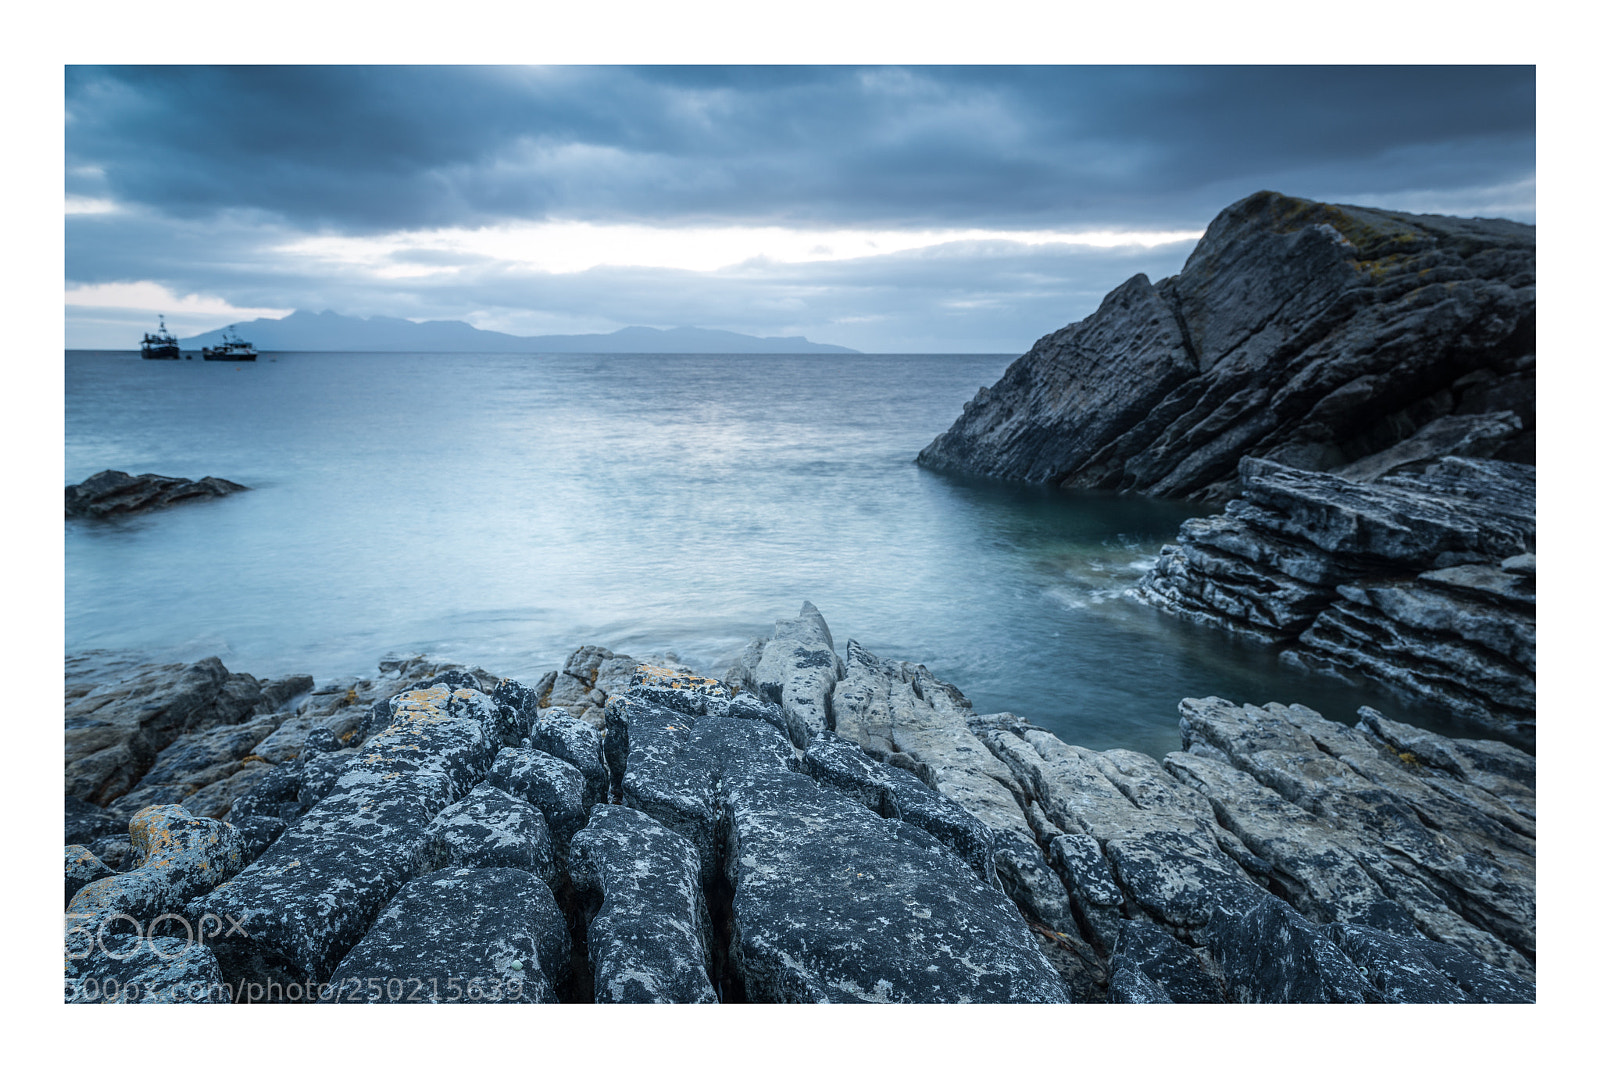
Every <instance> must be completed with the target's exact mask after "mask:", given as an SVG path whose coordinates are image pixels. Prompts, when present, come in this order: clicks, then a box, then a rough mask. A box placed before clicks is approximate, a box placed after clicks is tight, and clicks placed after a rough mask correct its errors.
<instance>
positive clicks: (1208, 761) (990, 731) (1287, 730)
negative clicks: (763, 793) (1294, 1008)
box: [735, 642, 1536, 1001]
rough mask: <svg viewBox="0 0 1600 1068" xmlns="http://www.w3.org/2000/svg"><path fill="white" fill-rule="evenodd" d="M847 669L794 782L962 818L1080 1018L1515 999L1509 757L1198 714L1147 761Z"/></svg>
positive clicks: (1519, 829)
mask: <svg viewBox="0 0 1600 1068" xmlns="http://www.w3.org/2000/svg"><path fill="white" fill-rule="evenodd" d="M746 659H748V658H746ZM844 664H845V669H844V677H843V678H842V679H841V680H840V681H839V683H838V685H837V686H836V687H835V689H834V692H833V694H832V696H831V699H830V701H829V706H828V707H829V708H830V709H831V713H832V719H831V722H830V724H829V726H830V729H831V730H832V731H833V732H835V733H834V734H823V735H819V736H818V738H817V740H815V741H813V743H812V746H811V747H810V748H808V749H807V751H806V753H805V760H806V763H807V764H808V765H815V766H817V767H818V768H819V769H821V770H820V771H819V772H816V773H817V774H822V775H824V776H830V777H831V778H832V779H833V780H834V781H841V782H845V783H851V784H853V785H851V786H850V788H851V789H854V790H855V791H857V793H858V796H863V797H865V798H867V799H868V801H867V803H869V804H871V803H873V802H872V801H871V800H870V799H871V798H873V797H878V798H880V799H881V798H884V797H886V796H887V795H888V794H889V791H888V789H887V788H886V787H885V786H884V785H881V784H880V783H882V782H883V781H884V780H887V779H889V778H890V777H891V776H893V775H894V774H895V773H896V772H897V771H900V770H905V769H909V770H911V771H913V772H914V773H915V776H916V777H917V778H918V780H919V781H922V782H924V783H927V784H929V785H931V786H933V787H934V788H935V789H936V790H937V791H938V792H939V793H940V794H941V795H943V797H945V798H947V799H949V800H953V801H956V802H957V803H958V804H959V806H960V807H961V808H962V809H964V810H965V811H966V812H967V813H969V814H970V815H971V816H973V817H974V818H976V819H977V820H978V821H980V822H981V823H982V824H983V825H984V826H985V827H986V828H987V831H988V833H989V835H990V836H992V837H991V840H992V842H993V843H994V844H993V847H992V848H993V850H994V862H995V871H996V874H997V876H998V881H999V882H1000V884H1001V885H1002V886H1003V887H1004V889H1005V890H1006V892H1007V894H1008V895H1009V896H1010V897H1011V898H1012V899H1013V900H1014V901H1015V903H1016V904H1017V906H1018V907H1019V908H1020V909H1021V910H1022V912H1023V913H1024V915H1025V916H1026V917H1027V918H1028V919H1029V921H1030V924H1031V925H1032V926H1033V927H1034V930H1035V932H1036V934H1038V935H1039V937H1040V939H1041V944H1043V945H1044V946H1045V948H1046V949H1047V951H1048V952H1049V953H1050V956H1051V959H1052V962H1053V963H1055V964H1057V966H1058V968H1059V969H1060V971H1061V973H1062V976H1063V979H1064V980H1065V981H1066V982H1067V983H1068V984H1069V986H1070V988H1071V990H1072V992H1073V995H1074V996H1075V997H1076V998H1081V999H1099V1000H1104V999H1108V998H1109V999H1111V1000H1130V1001H1164V1000H1165V1001H1192V1000H1235V1001H1247V1000H1267V1001H1292V1000H1366V1001H1382V1000H1406V998H1408V997H1411V996H1416V997H1418V998H1419V999H1420V1000H1433V1001H1448V1000H1532V997H1533V987H1532V985H1531V983H1532V979H1533V976H1534V960H1535V953H1536V947H1535V942H1534V927H1535V925H1534V912H1533V896H1532V895H1533V888H1534V863H1533V856H1534V834H1535V825H1534V818H1535V807H1534V794H1533V775H1534V762H1533V758H1532V757H1530V756H1528V755H1527V754H1524V753H1522V752H1520V751H1519V750H1517V749H1514V748H1512V747H1511V746H1509V745H1506V744H1504V743H1501V742H1486V741H1459V740H1452V739H1447V738H1443V737H1441V736H1439V735H1436V734H1433V733H1431V732H1428V731H1425V730H1422V729H1420V728H1416V727H1411V726H1407V725H1403V724H1399V723H1396V722H1394V721H1392V720H1389V719H1387V718H1385V717H1383V716H1382V715H1380V714H1379V713H1377V712H1375V711H1373V710H1371V709H1366V710H1363V712H1362V721H1361V724H1360V726H1359V728H1351V727H1348V726H1344V725H1341V724H1336V723H1332V722H1330V721H1328V720H1325V719H1323V718H1322V717H1321V716H1319V715H1317V713H1315V712H1313V711H1311V710H1310V709H1306V708H1303V707H1300V706H1287V707H1285V706H1280V705H1269V706H1267V707H1265V708H1253V707H1244V708H1239V707H1236V706H1233V705H1230V704H1228V703H1227V702H1225V701H1220V700H1218V699H1215V698H1210V699H1206V700H1203V701H1202V700H1191V701H1186V702H1184V705H1183V708H1182V710H1181V715H1182V720H1181V725H1182V729H1183V738H1184V745H1185V749H1184V751H1183V752H1180V753H1173V754H1169V755H1168V756H1167V758H1166V760H1165V761H1164V762H1161V761H1156V760H1154V759H1153V758H1151V757H1148V756H1146V755H1144V754H1141V753H1133V752H1128V751H1126V750H1110V751H1107V752H1095V751H1092V750H1087V749H1082V748H1080V747H1077V746H1072V745H1068V744H1066V743H1064V742H1063V741H1062V740H1061V739H1059V738H1057V737H1056V736H1055V735H1053V734H1051V733H1050V732H1048V731H1044V730H1041V729H1039V728H1036V727H1034V726H1032V725H1031V724H1029V723H1028V722H1027V721H1026V720H1023V719H1020V718H1018V717H1015V716H1010V715H998V716H973V715H972V714H971V710H970V707H969V706H968V705H967V703H966V701H965V699H964V698H962V697H961V695H960V693H959V691H957V690H955V688H954V687H951V686H949V685H948V684H946V683H942V682H940V681H939V680H937V679H935V678H934V677H933V676H932V675H931V674H930V673H929V672H928V671H927V669H926V668H924V667H922V666H920V665H914V664H909V663H905V662H903V661H891V660H885V659H883V658H879V657H875V656H873V655H872V654H871V653H868V652H867V651H866V650H865V649H862V648H861V647H860V645H859V644H857V643H855V642H850V643H848V652H847V655H846V656H845V658H844ZM735 670H736V671H737V670H739V669H738V668H735ZM835 738H837V739H849V740H850V741H854V742H857V743H858V744H859V745H860V747H861V750H862V755H863V756H864V757H866V758H868V759H871V760H874V761H875V762H879V772H878V774H877V775H875V776H874V775H868V774H864V773H863V772H861V771H859V770H850V771H836V770H828V769H831V768H848V767H849V766H850V765H849V764H848V762H846V761H844V760H841V759H840V757H839V756H838V755H837V754H836V753H834V752H831V751H830V749H836V748H837V747H838V746H839V745H840V744H841V742H840V741H838V740H834V739H835ZM875 780H876V781H875ZM885 803H886V802H885V801H884V800H879V801H877V804H879V805H884V804H885ZM1288 944H1293V945H1296V946H1299V947H1302V948H1299V949H1296V950H1295V954H1298V955H1296V956H1292V957H1291V958H1290V960H1291V963H1290V964H1287V965H1280V964H1277V963H1274V964H1273V968H1271V969H1269V968H1268V967H1266V965H1265V963H1264V962H1266V961H1268V960H1269V958H1270V959H1271V960H1272V961H1274V962H1276V960H1277V958H1276V957H1273V954H1274V953H1275V952H1276V951H1277V950H1276V949H1275V948H1274V947H1279V948H1281V947H1282V946H1284V945H1288ZM1393 946H1398V947H1401V950H1400V952H1398V954H1397V955H1390V956H1385V955H1384V953H1386V952H1389V950H1387V949H1386V950H1384V952H1379V950H1378V949H1376V948H1373V947H1393ZM1406 946H1411V947H1413V949H1414V954H1413V955H1410V956H1407V955H1406V954H1405V953H1404V952H1403V950H1404V947H1406ZM1435 958H1438V959H1439V960H1444V959H1446V958H1448V959H1449V960H1450V961H1454V962H1456V963H1455V964H1452V965H1451V966H1450V968H1451V969H1454V971H1453V973H1451V974H1453V975H1454V977H1453V978H1451V977H1450V975H1449V974H1447V973H1449V972H1450V969H1447V968H1444V967H1441V966H1440V965H1439V964H1438V963H1437V962H1435V963H1429V962H1431V961H1435ZM1468 960H1470V961H1471V962H1472V968H1475V969H1481V971H1482V974H1483V975H1492V976H1494V977H1495V980H1494V982H1493V983H1489V982H1486V981H1484V980H1483V979H1482V978H1481V977H1479V978H1474V977H1473V976H1472V974H1470V971H1469V969H1467V968H1466V966H1465V965H1463V964H1462V962H1463V961H1468ZM1375 962H1378V965H1377V968H1376V970H1375V969H1374V963H1375ZM1273 969H1276V970H1275V971H1274V970H1273ZM1363 969H1364V970H1363ZM1424 973H1426V974H1427V975H1428V976H1430V980H1429V981H1430V982H1435V981H1438V982H1443V981H1444V979H1448V983H1447V985H1444V986H1433V987H1430V986H1428V985H1427V984H1424V983H1420V982H1414V981H1413V980H1414V979H1415V977H1416V976H1420V975H1423V974H1424ZM1352 976H1355V977H1356V979H1352V978H1351V977H1352ZM1408 977H1409V978H1408ZM1356 980H1359V981H1356ZM1424 990H1431V991H1432V992H1431V993H1429V994H1427V995H1426V996H1424V994H1423V991H1424Z"/></svg>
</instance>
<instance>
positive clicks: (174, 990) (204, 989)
mask: <svg viewBox="0 0 1600 1068" xmlns="http://www.w3.org/2000/svg"><path fill="white" fill-rule="evenodd" d="M104 942H105V946H104V949H103V950H102V949H101V947H100V946H99V945H98V944H97V945H96V946H94V948H93V949H92V950H89V951H88V953H87V955H86V956H84V957H74V956H72V954H71V953H69V954H68V957H67V961H66V998H65V1000H66V1003H67V1004H69V1005H207V1004H218V1003H223V1004H225V1003H227V1002H228V1001H230V1000H231V997H230V991H229V990H228V988H227V986H226V985H225V984H224V983H223V980H222V972H221V970H220V969H218V967H217V958H216V955H215V954H213V953H212V952H211V950H209V949H207V948H206V947H205V946H203V945H200V944H199V943H197V942H194V941H192V940H190V939H188V938H171V937H165V936H159V937H155V938H148V937H146V938H139V937H134V936H132V935H125V934H124V935H112V936H109V937H107V938H106V939H105V940H104Z"/></svg>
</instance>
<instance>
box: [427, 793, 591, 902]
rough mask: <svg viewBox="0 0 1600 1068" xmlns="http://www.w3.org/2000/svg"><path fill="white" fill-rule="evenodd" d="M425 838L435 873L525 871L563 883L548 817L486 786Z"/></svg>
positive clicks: (448, 812) (451, 810) (455, 806)
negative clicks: (445, 870) (446, 870)
mask: <svg viewBox="0 0 1600 1068" xmlns="http://www.w3.org/2000/svg"><path fill="white" fill-rule="evenodd" d="M425 833H426V834H427V835H428V838H429V847H430V852H431V856H430V858H429V864H430V866H432V867H434V868H521V869H523V870H524V871H531V872H533V873H534V874H535V875H537V876H539V877H540V878H541V879H543V880H544V881H545V882H547V883H551V884H555V883H556V881H557V879H558V875H559V871H560V869H559V868H558V866H557V865H556V859H555V854H554V850H553V846H552V844H551V841H550V828H549V825H548V824H546V822H545V818H544V813H542V812H540V811H539V810H538V809H537V808H534V807H533V806H532V805H530V804H528V803H527V802H526V801H523V800H521V799H519V798H515V797H512V796H511V795H510V794H508V793H506V792H505V791H504V790H501V789H499V788H498V787H495V786H491V785H490V784H489V783H487V782H481V783H479V784H478V785H477V786H474V787H473V788H472V792H471V793H469V794H467V796H466V797H463V798H462V799H461V800H460V801H457V802H456V803H455V804H453V805H451V806H450V807H449V808H447V809H445V810H444V811H443V812H441V813H439V814H438V815H437V816H435V817H434V819H433V822H432V823H431V824H430V825H429V826H428V830H427V831H426V832H425Z"/></svg>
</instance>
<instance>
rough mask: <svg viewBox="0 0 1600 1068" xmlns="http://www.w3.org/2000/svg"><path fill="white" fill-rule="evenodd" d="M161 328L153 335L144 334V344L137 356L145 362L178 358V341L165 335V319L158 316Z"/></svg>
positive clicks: (169, 335) (162, 316) (167, 334)
mask: <svg viewBox="0 0 1600 1068" xmlns="http://www.w3.org/2000/svg"><path fill="white" fill-rule="evenodd" d="M156 318H157V319H159V320H160V321H161V327H160V328H159V329H158V330H157V331H156V332H155V333H153V334H146V335H145V336H144V342H143V343H142V344H141V345H140V346H139V356H140V357H141V358H143V359H146V360H176V359H178V358H179V352H178V339H177V338H175V337H173V336H172V335H171V334H169V333H167V317H166V316H165V315H158V316H157V317H156Z"/></svg>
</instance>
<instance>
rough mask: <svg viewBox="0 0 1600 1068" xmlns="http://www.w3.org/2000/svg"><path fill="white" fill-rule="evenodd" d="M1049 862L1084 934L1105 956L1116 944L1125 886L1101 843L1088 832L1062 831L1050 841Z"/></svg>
mask: <svg viewBox="0 0 1600 1068" xmlns="http://www.w3.org/2000/svg"><path fill="white" fill-rule="evenodd" d="M1050 865H1051V867H1053V868H1055V870H1056V873H1057V874H1058V875H1060V876H1061V881H1062V883H1064V884H1065V885H1066V888H1067V894H1068V898H1069V900H1070V901H1071V903H1072V905H1073V907H1074V912H1075V913H1076V914H1077V915H1079V916H1081V917H1083V923H1082V926H1083V929H1084V933H1085V934H1086V935H1088V936H1089V938H1090V940H1091V941H1093V942H1094V943H1095V945H1096V947H1097V948H1098V949H1099V950H1100V951H1101V953H1102V954H1103V955H1109V954H1110V951H1111V947H1112V946H1114V945H1115V944H1116V941H1117V930H1118V927H1119V926H1120V924H1121V922H1122V903H1123V896H1122V889H1121V887H1119V886H1117V877H1116V876H1115V875H1114V874H1112V871H1111V865H1110V864H1109V863H1108V862H1107V861H1106V858H1105V854H1103V853H1101V852H1100V846H1099V844H1098V843H1097V842H1096V841H1095V840H1094V839H1093V838H1092V837H1091V836H1089V835H1087V834H1059V835H1056V837H1054V838H1052V839H1051V840H1050Z"/></svg>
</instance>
